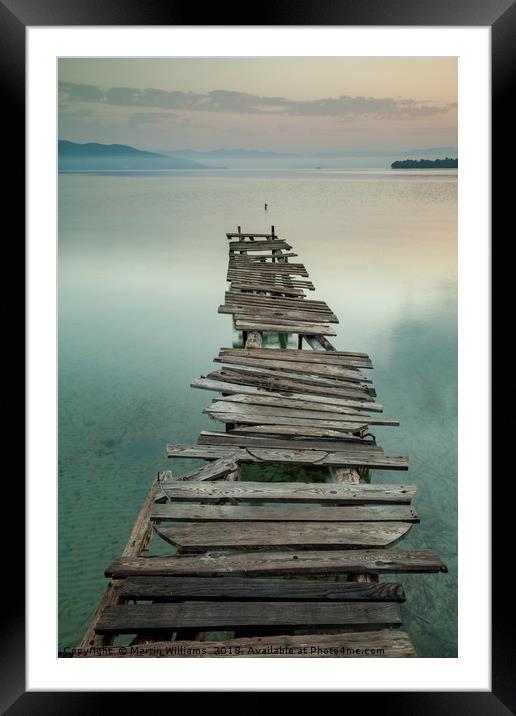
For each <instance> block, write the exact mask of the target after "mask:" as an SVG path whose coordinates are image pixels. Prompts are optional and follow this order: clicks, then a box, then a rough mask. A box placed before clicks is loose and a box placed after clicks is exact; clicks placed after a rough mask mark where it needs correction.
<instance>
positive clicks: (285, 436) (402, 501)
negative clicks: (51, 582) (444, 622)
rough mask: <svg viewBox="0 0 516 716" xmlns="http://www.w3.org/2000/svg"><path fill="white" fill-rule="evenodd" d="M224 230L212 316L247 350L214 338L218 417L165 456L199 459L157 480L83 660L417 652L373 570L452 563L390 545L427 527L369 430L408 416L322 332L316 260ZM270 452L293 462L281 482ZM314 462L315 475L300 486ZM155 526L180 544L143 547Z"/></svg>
mask: <svg viewBox="0 0 516 716" xmlns="http://www.w3.org/2000/svg"><path fill="white" fill-rule="evenodd" d="M227 238H228V242H229V244H228V245H229V264H228V273H227V280H228V281H229V282H230V286H229V290H228V291H227V292H226V293H225V297H224V303H223V304H222V305H221V306H219V309H218V310H219V313H227V314H230V315H232V316H233V320H234V326H235V328H236V329H237V330H238V331H241V332H242V346H241V347H240V348H238V347H237V348H232V347H231V348H230V347H222V348H221V349H220V351H219V354H218V355H217V356H215V357H214V358H213V361H214V363H215V366H216V368H215V370H211V371H209V372H207V373H206V375H203V376H200V377H197V378H194V379H193V381H192V386H193V387H194V388H200V389H202V390H206V391H211V392H213V393H214V394H215V395H214V397H213V399H212V402H211V403H209V405H207V407H206V408H205V411H204V412H205V413H207V415H209V416H210V418H212V419H213V420H214V421H218V423H220V424H221V426H222V429H221V430H213V431H206V430H204V431H202V432H200V434H199V437H198V441H197V444H194V445H182V444H176V443H170V444H168V445H167V448H166V449H167V455H168V457H170V458H197V459H202V460H204V461H206V462H205V464H204V465H203V466H201V467H199V468H197V469H195V470H191V471H189V472H183V473H182V474H177V475H174V476H172V473H171V472H170V471H165V472H163V473H160V474H159V475H158V477H157V478H156V480H155V481H154V482H153V484H152V486H151V489H150V491H149V494H148V496H147V498H146V500H145V503H144V505H143V507H142V509H141V511H140V513H139V515H138V518H137V520H136V523H135V525H134V527H133V530H132V533H131V536H130V538H129V542H128V544H127V546H126V549H125V550H124V552H123V554H122V555H120V556H118V557H116V555H114V557H116V558H115V559H114V560H113V562H112V563H111V564H110V565H108V566H107V567H106V571H105V574H106V576H107V577H108V578H110V582H109V584H108V587H107V589H106V593H105V595H104V597H103V599H102V600H101V603H100V604H99V607H98V609H97V610H96V612H95V615H94V617H93V619H92V621H91V624H90V627H89V629H88V631H87V632H86V634H85V636H84V638H83V640H82V643H81V645H80V646H81V652H80V655H81V656H90V657H99V656H101V657H106V656H114V657H128V656H133V657H137V658H138V657H172V658H174V657H176V658H184V657H193V658H199V657H214V658H216V657H221V656H224V657H240V658H249V657H255V658H260V657H295V658H299V657H308V658H320V657H357V656H358V657H373V658H378V657H380V658H383V657H395V658H396V657H413V656H415V655H416V654H415V650H414V647H413V646H412V644H411V642H410V637H409V635H408V634H406V633H405V632H404V631H402V630H401V629H400V626H401V625H402V621H401V615H400V610H399V603H400V602H403V601H405V592H404V589H403V585H402V584H401V583H398V582H391V581H389V582H381V581H380V576H379V575H382V574H385V575H391V574H392V575H399V574H405V573H412V574H413V573H431V572H434V573H435V572H446V571H447V570H446V566H445V565H444V564H443V562H442V561H441V559H440V558H439V556H438V555H436V554H435V553H434V552H432V551H431V550H430V549H419V550H404V549H402V548H395V545H396V544H397V543H398V542H400V541H402V540H403V539H404V538H405V537H406V536H407V534H408V533H409V532H410V530H411V529H412V527H413V526H414V525H417V523H419V521H420V517H419V515H418V513H417V512H416V510H415V509H414V507H413V504H412V503H413V500H414V498H415V496H416V486H415V485H413V484H405V482H399V481H393V482H392V483H390V484H383V483H382V484H380V483H378V484H374V483H372V482H371V476H370V470H372V469H381V470H393V471H400V470H402V471H405V470H407V469H408V459H407V457H406V456H404V455H386V454H385V453H384V450H383V449H382V447H381V446H379V445H378V444H377V442H376V438H375V436H374V434H373V432H372V430H374V427H375V426H376V425H384V426H397V425H398V424H399V423H398V421H397V420H396V419H395V418H390V417H384V416H383V414H382V412H383V406H382V405H381V404H380V403H379V402H377V400H376V392H375V390H374V387H373V385H372V378H371V373H370V372H369V371H370V369H371V368H372V362H371V359H370V358H369V356H368V355H367V354H365V353H358V352H351V351H337V350H335V349H334V347H333V346H332V344H331V343H330V342H329V341H328V339H327V336H333V335H335V329H334V327H333V326H334V325H335V324H337V323H338V318H337V316H336V315H335V314H334V313H333V311H332V310H331V308H330V307H329V306H328V305H327V304H326V303H325V302H324V301H320V300H312V299H309V298H307V293H306V291H311V290H313V289H314V286H313V284H312V283H311V281H308V280H306V279H307V278H308V272H307V270H306V268H305V266H304V265H303V264H301V263H289V258H297V255H296V254H294V253H292V248H293V247H292V246H291V244H290V243H287V242H286V241H284V240H282V239H279V238H278V237H277V235H276V233H275V231H274V227H272V230H271V233H270V234H250V233H243V232H242V231H241V230H240V227H239V228H238V231H237V232H236V233H228V234H227ZM268 333H279V334H290V335H291V334H295V335H297V347H296V348H285V347H284V348H276V347H275V348H267V347H266V341H265V340H264V337H265V335H266V334H268ZM306 346H308V347H306ZM207 358H208V357H207ZM245 464H247V465H251V466H252V468H251V469H252V470H253V473H252V476H251V479H248V478H249V476H247V478H246V479H240V477H241V475H240V471H241V466H242V465H245ZM261 464H263V465H269V466H270V465H276V466H279V467H280V468H281V466H286V467H288V468H289V478H288V479H289V481H288V482H283V481H272V482H271V481H270V478H268V477H267V476H266V474H263V471H261V470H260V467H259V466H260V465H261ZM304 468H309V469H310V472H309V475H313V481H311V482H307V481H306V480H307V479H309V478H307V477H306V474H304V477H303V481H299V480H298V481H296V477H297V473H298V472H300V470H303V469H304ZM305 473H306V471H305ZM394 474H397V473H396V472H395V473H394ZM151 538H153V539H154V540H158V541H161V544H162V545H165V544H169V545H170V546H171V554H169V555H166V556H162V555H152V556H151V555H150V553H149V545H150V542H151ZM161 551H162V550H161ZM221 631H222V632H226V633H227V636H226V637H224V638H223V639H222V640H221V638H220V632H221ZM127 635H130V645H129V647H127V646H123V647H122V646H120V645H119V644H118V643H117V640H118V639H119V638H125V640H126V641H125V642H124V644H127V638H128V637H127ZM212 637H214V638H212Z"/></svg>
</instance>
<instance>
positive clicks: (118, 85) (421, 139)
mask: <svg viewBox="0 0 516 716" xmlns="http://www.w3.org/2000/svg"><path fill="white" fill-rule="evenodd" d="M59 90H60V92H59V95H60V100H59V137H60V138H61V139H69V140H71V141H75V142H103V143H120V144H130V145H132V146H135V147H138V148H140V149H150V150H159V149H162V150H173V149H186V148H192V149H200V150H203V149H206V150H209V149H221V148H222V149H230V148H237V149H259V150H272V151H279V152H281V151H285V152H305V151H306V152H316V151H333V150H341V151H342V150H345V151H348V150H353V149H357V150H371V151H374V150H375V149H378V150H391V149H411V148H429V147H441V146H454V145H456V144H457V59H456V58H390V57H389V58H367V57H366V58H356V57H353V58H347V57H342V58H340V57H337V58H336V57H331V58H308V57H299V58H296V57H292V58H269V57H268V58H262V57H260V58H213V59H206V58H199V59H195V58H193V59H192V58H188V59H175V58H170V59H169V58H163V59H156V58H149V59H140V58H135V59H130V58H129V59H111V58H108V59H106V58H98V59H89V58H86V59H82V58H72V59H61V60H59Z"/></svg>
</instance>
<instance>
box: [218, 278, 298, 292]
mask: <svg viewBox="0 0 516 716" xmlns="http://www.w3.org/2000/svg"><path fill="white" fill-rule="evenodd" d="M231 288H238V289H240V290H241V291H257V290H260V291H265V292H267V293H281V294H285V295H288V296H305V295H306V294H305V292H304V291H303V289H302V288H294V287H289V286H277V285H274V284H271V283H267V284H266V283H263V284H260V286H259V289H258V288H257V287H256V286H255V285H253V284H251V283H249V282H246V281H235V280H232V281H231ZM238 295H240V294H238Z"/></svg>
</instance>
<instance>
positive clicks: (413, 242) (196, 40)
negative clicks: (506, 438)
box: [0, 0, 514, 714]
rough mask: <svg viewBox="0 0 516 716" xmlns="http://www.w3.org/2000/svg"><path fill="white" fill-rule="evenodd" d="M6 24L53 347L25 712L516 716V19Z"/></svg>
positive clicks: (41, 386)
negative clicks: (503, 273) (493, 462)
mask: <svg viewBox="0 0 516 716" xmlns="http://www.w3.org/2000/svg"><path fill="white" fill-rule="evenodd" d="M0 12H1V13H2V35H3V38H4V39H5V41H4V42H3V43H2V52H3V53H4V55H5V57H4V62H3V67H4V73H3V75H4V81H5V88H6V94H5V96H6V97H7V98H8V106H9V112H8V113H7V114H8V120H9V122H10V125H11V126H10V128H9V137H10V140H9V142H8V143H7V144H8V147H7V148H8V150H10V151H12V152H14V147H17V149H18V160H17V161H14V160H13V162H12V164H11V165H12V166H13V171H12V183H13V184H14V186H15V188H16V189H18V192H17V194H18V196H19V197H20V198H21V196H22V189H21V184H22V182H23V178H22V173H21V169H20V167H21V162H20V154H19V149H20V147H21V146H26V147H27V153H26V159H27V161H26V166H27V172H26V176H25V181H26V188H27V194H26V202H27V203H26V226H27V264H26V265H27V277H28V291H27V300H28V319H29V320H28V329H29V330H28V353H27V358H28V361H27V368H28V369H27V385H28V398H29V399H28V406H29V411H28V421H27V428H28V429H27V436H28V449H27V494H26V505H27V511H26V517H27V532H26V534H27V584H26V587H27V590H26V609H25V611H24V610H23V609H22V608H21V604H22V603H23V595H21V596H20V597H19V598H18V599H15V600H13V602H12V603H13V605H14V604H16V605H17V606H16V607H14V608H13V609H12V613H11V610H9V612H10V613H9V615H8V619H7V622H6V624H5V627H4V633H3V637H4V644H5V649H4V650H3V652H2V653H3V656H2V658H3V659H4V661H5V667H4V673H5V674H6V675H7V676H8V678H7V679H6V680H5V681H6V685H5V688H4V689H3V693H2V699H3V701H4V704H5V705H4V709H8V710H9V712H10V713H13V714H16V713H17V712H19V713H26V712H27V711H29V712H31V711H38V712H39V711H40V710H41V709H42V708H43V709H45V708H49V709H50V708H52V709H54V708H61V709H63V708H69V709H72V708H73V709H74V711H80V710H81V709H83V708H84V709H86V708H88V709H90V708H92V707H93V708H98V705H99V704H101V703H102V701H101V699H102V698H103V693H102V692H105V691H113V690H115V691H122V692H123V691H168V690H170V691H192V692H204V691H206V692H209V691H230V692H231V691H235V692H236V691H254V690H257V691H345V692H359V693H360V694H361V695H362V693H364V692H371V693H368V695H369V696H371V697H373V698H375V697H376V694H375V693H373V692H381V696H382V698H386V697H387V698H388V699H389V700H390V701H391V702H392V703H393V706H394V707H395V708H396V709H397V710H399V711H401V713H404V712H405V713H413V711H414V709H415V708H417V709H418V710H419V709H423V711H424V709H425V708H426V709H427V710H428V712H430V710H432V713H434V712H435V711H436V710H437V709H438V710H439V711H440V712H444V713H448V712H449V713H452V712H453V713H456V712H457V711H458V712H460V711H461V710H462V711H464V712H467V713H471V712H474V710H475V708H478V710H479V711H480V709H482V712H483V713H485V712H486V711H487V710H488V711H489V712H490V713H491V712H492V713H506V712H507V709H511V708H514V692H513V680H512V679H511V674H510V672H509V668H510V663H511V659H510V656H511V654H512V653H513V652H514V649H513V647H512V644H510V643H509V642H508V638H507V634H508V633H509V629H508V625H509V622H510V617H509V616H508V615H510V613H511V609H510V606H509V605H508V604H507V601H508V600H507V595H506V593H505V592H506V590H505V589H504V588H503V587H502V588H500V581H501V580H500V579H497V576H498V575H500V574H501V569H500V568H499V566H498V562H497V560H498V561H499V560H500V559H501V558H502V555H504V546H505V544H506V542H505V541H503V539H501V538H498V535H497V534H496V533H495V534H494V535H493V539H496V544H493V545H492V546H493V547H494V549H491V531H490V524H491V522H490V520H491V507H494V508H495V520H494V522H493V524H496V525H497V528H498V525H502V526H503V524H505V523H506V519H505V518H504V515H503V513H501V511H499V514H498V515H496V504H497V501H496V499H495V498H496V497H498V499H499V495H498V494H497V493H495V492H494V491H493V492H491V482H490V476H491V469H490V437H489V436H490V401H491V398H490V390H489V365H490V360H489V344H490V340H489V339H490V310H489V309H490V281H489V266H490V261H491V248H490V246H491V242H490V225H491V218H490V217H491V211H492V209H493V210H494V212H495V213H496V214H497V215H498V214H499V215H500V216H501V215H502V214H503V211H504V210H505V211H506V210H507V206H508V205H509V203H508V202H507V201H506V198H505V197H506V193H507V191H508V187H507V184H506V183H505V184H502V183H501V182H500V180H499V179H496V177H495V183H494V184H493V186H494V191H493V193H492V195H491V189H490V187H491V140H490V132H491V131H493V138H494V140H495V142H498V143H499V146H501V142H502V141H507V140H508V136H509V135H508V127H507V124H508V121H509V117H510V115H509V114H508V113H507V111H506V110H505V103H506V96H507V88H508V80H509V79H510V77H511V74H512V64H511V50H512V42H511V40H512V39H513V35H514V6H513V5H511V3H510V2H506V3H502V2H500V3H498V4H496V3H495V4H491V5H490V7H489V8H487V7H475V5H472V4H469V3H463V4H462V3H456V4H454V5H453V7H446V8H445V7H444V6H441V5H435V4H434V5H433V6H432V5H430V4H425V5H424V6H423V5H418V6H417V8H416V7H414V6H413V5H412V4H409V3H403V4H400V3H394V2H393V3H382V4H381V5H380V4H376V3H372V4H371V5H369V6H368V8H367V12H366V9H365V7H362V6H361V7H359V8H357V7H355V6H348V4H347V3H343V4H342V6H340V7H339V8H338V9H337V8H335V7H334V6H333V5H331V4H330V3H322V4H320V5H318V6H317V9H315V7H312V6H310V7H308V6H305V5H304V4H301V5H299V6H298V7H296V9H295V10H293V9H292V8H291V7H287V5H286V4H283V3H280V4H279V5H277V6H275V8H274V9H267V10H265V11H264V12H263V16H261V17H260V18H258V17H256V18H243V17H242V18H241V17H240V16H239V15H238V14H237V15H235V17H234V18H232V19H229V18H228V17H226V15H229V13H227V12H223V11H220V13H217V16H215V13H214V12H213V9H208V10H207V11H206V14H205V16H204V17H203V23H202V24H200V23H198V22H194V23H192V22H191V20H192V19H193V18H191V17H190V16H191V14H192V13H191V11H190V10H189V9H186V8H184V7H182V6H173V7H171V8H164V7H158V6H157V5H156V6H152V7H146V8H141V7H139V6H138V5H135V4H132V3H130V4H129V5H127V6H125V5H124V7H123V8H122V7H121V6H120V5H119V4H117V3H116V2H114V3H106V4H105V5H104V6H103V8H102V10H96V9H94V8H91V7H87V8H86V7H84V8H79V7H76V6H74V5H68V4H60V3H46V4H44V5H36V4H35V3H34V4H33V3H22V2H19V3H18V2H15V1H14V0H13V1H12V2H5V1H4V2H3V5H1V6H0ZM25 58H26V59H25ZM24 93H25V97H26V104H25V102H24ZM491 97H492V102H493V105H492V107H493V109H492V115H491V102H490V100H491ZM24 105H25V108H24ZM24 111H25V112H26V115H25V119H24ZM24 126H25V128H26V140H25V136H23V134H24V129H23V127H24ZM491 127H492V130H491ZM495 147H496V144H495ZM459 158H460V159H459ZM494 166H495V168H496V164H495V165H494ZM491 196H492V199H491ZM504 489H505V487H504ZM18 499H19V498H18ZM491 501H492V503H493V504H492V505H491ZM496 517H498V519H496ZM491 553H492V555H493V559H492V560H491ZM14 557H16V558H17V559H13V566H12V567H11V566H10V567H9V575H11V574H13V575H14V574H16V569H18V570H19V569H20V564H19V561H20V560H19V553H17V554H16V555H15V554H13V550H12V549H10V550H8V554H7V558H8V559H11V558H14ZM490 574H492V575H493V576H494V577H495V579H493V583H492V585H491V580H490V579H489V575H490ZM12 581H13V583H15V584H13V589H14V590H16V586H17V585H19V584H20V583H22V580H20V578H19V576H16V578H13V580H12ZM491 586H492V588H493V593H492V594H491ZM226 658H229V659H231V661H230V666H231V668H230V669H227V668H226V665H225V664H224V659H226ZM342 658H345V659H347V660H346V661H341V659H342ZM192 659H195V661H192ZM66 691H73V692H79V693H75V694H74V695H73V696H72V695H71V694H67V693H66ZM91 691H98V692H100V693H98V694H91V693H90V694H87V693H86V692H91ZM394 704H395V705H394Z"/></svg>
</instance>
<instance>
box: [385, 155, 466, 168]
mask: <svg viewBox="0 0 516 716" xmlns="http://www.w3.org/2000/svg"><path fill="white" fill-rule="evenodd" d="M458 166H459V160H458V159H450V157H446V159H434V160H432V159H402V160H401V161H400V160H398V161H396V162H393V163H392V164H391V169H457V168H458Z"/></svg>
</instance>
